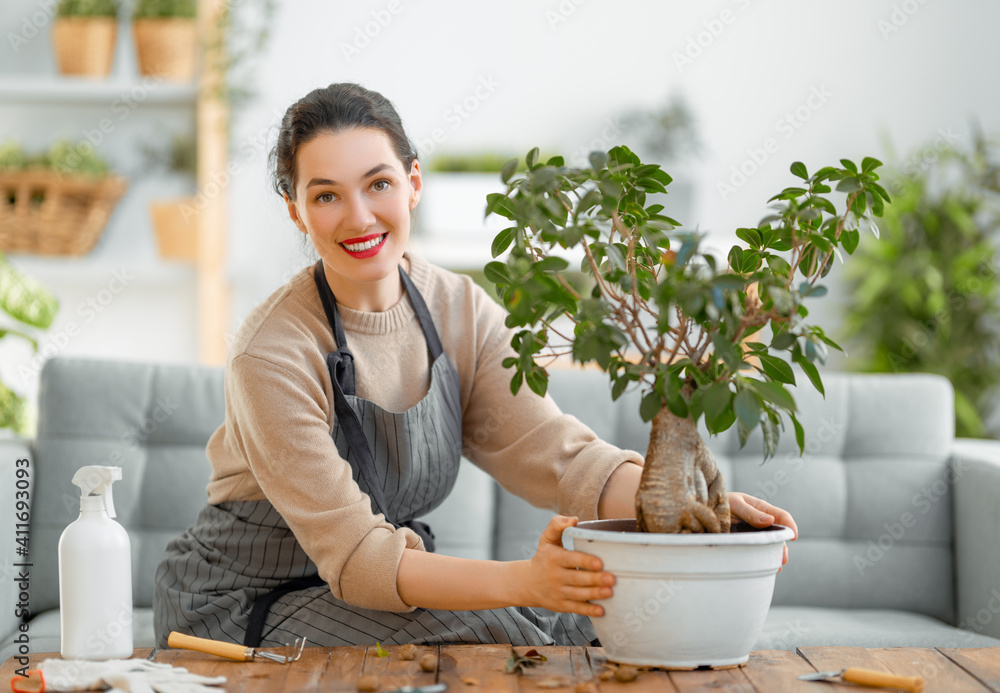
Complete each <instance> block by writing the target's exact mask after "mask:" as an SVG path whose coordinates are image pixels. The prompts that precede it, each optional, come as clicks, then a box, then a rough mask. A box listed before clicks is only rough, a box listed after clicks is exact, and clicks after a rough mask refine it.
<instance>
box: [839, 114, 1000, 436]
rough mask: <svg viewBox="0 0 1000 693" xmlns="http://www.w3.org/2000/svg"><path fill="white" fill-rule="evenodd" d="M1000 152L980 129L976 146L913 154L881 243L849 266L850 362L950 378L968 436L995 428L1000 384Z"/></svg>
mask: <svg viewBox="0 0 1000 693" xmlns="http://www.w3.org/2000/svg"><path fill="white" fill-rule="evenodd" d="M974 132H976V131H975V130H974ZM998 154H1000V147H998V141H997V140H996V139H989V138H987V137H985V136H983V135H982V134H981V133H979V132H976V134H975V135H974V145H973V147H972V150H971V151H963V150H961V149H958V148H954V147H952V146H950V145H948V146H945V145H938V146H936V147H929V148H926V149H924V150H922V151H920V152H917V153H916V154H915V155H914V156H912V157H910V158H909V159H908V163H907V166H906V167H905V168H904V170H902V171H899V170H897V171H896V172H895V173H894V174H890V175H889V176H887V178H888V179H889V181H890V182H889V184H888V185H887V187H888V188H889V190H890V192H891V193H892V198H893V203H892V205H889V206H888V207H887V208H886V213H885V216H884V218H883V221H882V225H881V226H882V228H881V241H880V242H879V243H869V244H865V245H863V246H862V247H861V248H860V249H859V252H858V253H857V254H856V255H855V258H854V260H853V261H852V262H851V264H850V266H849V267H848V268H847V273H846V274H847V277H848V287H849V297H848V300H847V304H846V313H845V322H844V329H845V331H846V333H847V340H848V342H849V343H850V344H853V345H854V347H855V349H851V350H850V351H851V359H850V360H849V363H850V364H852V366H851V367H853V368H854V369H856V370H861V371H868V372H884V373H896V372H925V373H939V374H941V375H944V376H946V377H947V378H948V379H949V380H951V383H952V385H953V386H954V388H955V417H956V422H955V423H956V435H959V436H963V437H977V438H979V437H988V436H989V435H990V433H991V432H990V430H989V425H988V423H987V421H988V419H989V417H990V415H991V413H992V412H993V411H994V410H995V408H996V406H997V403H998V402H997V395H998V388H1000V281H998V277H997V270H998V268H997V247H996V242H997V240H998V231H1000V165H998ZM856 350H857V351H858V352H859V353H855V351H856ZM994 433H995V431H994Z"/></svg>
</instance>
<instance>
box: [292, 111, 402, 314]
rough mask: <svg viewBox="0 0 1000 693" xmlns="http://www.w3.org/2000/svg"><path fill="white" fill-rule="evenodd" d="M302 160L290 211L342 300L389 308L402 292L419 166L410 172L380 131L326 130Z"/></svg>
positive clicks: (307, 147) (307, 146)
mask: <svg viewBox="0 0 1000 693" xmlns="http://www.w3.org/2000/svg"><path fill="white" fill-rule="evenodd" d="M296 164H297V167H298V180H297V181H296V184H295V201H294V202H293V201H291V200H286V201H287V203H288V213H289V216H291V218H292V220H293V221H294V222H295V224H296V225H297V226H298V227H299V229H300V230H301V231H302V232H303V233H305V234H307V235H308V236H309V239H310V240H311V241H312V244H313V247H315V248H316V252H317V253H319V256H320V257H321V258H322V259H323V265H324V267H325V269H326V275H327V281H329V283H330V288H331V289H333V292H334V294H335V295H336V296H337V300H338V301H339V302H341V303H344V304H345V305H347V306H350V307H352V308H357V309H359V310H388V309H389V308H391V307H392V305H393V304H394V303H395V302H396V301H397V300H398V299H399V297H400V295H401V292H402V289H401V287H400V281H399V276H398V270H397V267H398V266H399V262H400V259H401V258H402V256H403V251H404V250H405V249H406V243H407V240H408V239H409V236H410V212H411V211H412V210H413V208H414V207H416V206H417V202H418V201H419V200H420V191H421V188H422V183H421V179H420V166H419V164H418V163H417V162H416V161H414V162H413V167H412V170H410V171H406V170H405V169H404V168H403V163H402V162H401V161H400V160H399V157H398V156H396V152H395V150H394V149H393V147H392V144H391V142H390V140H389V137H388V136H387V135H386V134H385V133H383V132H382V131H381V130H376V129H374V128H354V129H351V130H344V131H341V132H338V133H336V134H331V133H323V134H320V135H318V136H317V137H315V138H313V139H312V140H310V141H309V142H307V143H306V144H304V145H302V146H301V147H299V151H298V156H297V160H296ZM386 303H388V305H385V304H386Z"/></svg>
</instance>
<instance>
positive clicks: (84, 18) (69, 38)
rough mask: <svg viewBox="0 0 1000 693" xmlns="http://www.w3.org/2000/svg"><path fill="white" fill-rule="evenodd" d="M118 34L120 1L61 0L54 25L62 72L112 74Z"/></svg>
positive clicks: (91, 74)
mask: <svg viewBox="0 0 1000 693" xmlns="http://www.w3.org/2000/svg"><path fill="white" fill-rule="evenodd" d="M117 31H118V2H117V0H61V1H60V3H59V5H58V6H57V7H56V19H55V22H54V23H53V25H52V45H53V46H54V47H55V52H56V62H57V64H58V66H59V72H60V73H62V74H64V75H74V76H82V77H106V76H107V75H108V74H109V73H110V72H111V63H112V61H113V59H114V54H115V38H116V36H117Z"/></svg>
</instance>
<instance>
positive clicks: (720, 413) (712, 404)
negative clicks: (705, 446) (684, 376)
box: [702, 381, 736, 433]
mask: <svg viewBox="0 0 1000 693" xmlns="http://www.w3.org/2000/svg"><path fill="white" fill-rule="evenodd" d="M702 403H703V405H704V407H705V424H706V425H707V426H708V429H709V431H711V432H712V433H721V432H722V431H724V430H726V429H727V428H729V426H731V425H732V421H731V420H730V414H732V418H733V419H735V416H736V412H735V411H733V392H732V390H730V389H729V383H728V382H726V381H723V382H718V383H716V384H714V385H712V386H710V387H709V388H708V389H707V390H705V394H704V397H703V399H702ZM727 422H728V423H727Z"/></svg>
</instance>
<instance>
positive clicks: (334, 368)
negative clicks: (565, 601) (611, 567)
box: [154, 261, 596, 647]
mask: <svg viewBox="0 0 1000 693" xmlns="http://www.w3.org/2000/svg"><path fill="white" fill-rule="evenodd" d="M314 278H315V280H316V284H317V289H318V291H319V293H320V297H321V299H322V301H323V307H324V311H325V312H326V315H327V319H328V321H329V322H330V327H331V328H332V330H333V332H334V337H335V340H336V343H337V345H338V348H337V350H336V351H334V352H331V353H330V355H329V356H328V357H327V366H328V368H329V370H330V377H331V380H332V383H333V388H334V407H335V411H334V413H335V422H334V430H333V432H332V435H333V439H334V442H335V444H336V446H337V450H338V452H339V453H340V455H341V456H342V457H343V458H344V459H346V460H347V461H348V462H349V463H350V465H351V469H352V476H353V477H354V480H355V481H356V482H357V483H358V486H359V487H360V488H361V490H362V491H364V492H365V493H367V494H368V495H369V497H370V499H371V503H372V512H373V513H379V512H381V513H382V514H383V515H384V516H385V518H386V520H387V521H389V522H392V524H393V525H394V526H396V527H403V526H405V527H409V528H411V529H412V530H413V531H415V532H416V533H417V534H418V535H420V536H421V538H422V539H423V541H424V547H425V548H426V549H428V550H433V533H432V532H431V531H430V528H429V527H428V526H427V525H426V524H424V523H421V522H419V521H418V520H417V519H416V518H417V517H420V516H422V515H424V514H426V513H427V512H430V511H431V510H433V509H434V508H435V507H437V506H438V505H440V504H441V502H442V501H443V500H444V499H445V498H446V497H447V495H448V493H449V492H450V491H451V489H452V488H453V486H454V484H455V478H456V476H457V474H458V467H459V462H460V460H461V401H460V390H459V379H458V372H457V371H456V370H455V367H454V366H453V365H452V363H451V361H450V359H449V358H448V355H447V354H446V353H445V352H444V350H443V349H442V347H441V342H440V339H439V337H438V334H437V330H436V329H435V327H434V322H433V319H432V318H431V316H430V311H429V310H428V309H427V306H426V304H425V303H424V301H423V298H422V297H421V295H420V292H419V291H417V288H416V287H415V286H414V285H413V283H412V281H411V280H410V278H409V277H408V276H407V275H406V273H405V272H404V271H403V270H402V268H400V278H401V280H402V282H403V287H404V289H405V291H406V294H407V296H408V298H409V300H410V303H411V304H412V306H413V309H414V313H415V314H416V316H417V319H418V321H419V323H420V326H421V329H422V331H423V333H424V338H425V340H426V342H427V347H428V350H429V352H430V357H431V385H430V389H429V391H428V392H427V394H426V395H425V396H424V398H423V399H422V400H421V401H420V402H418V403H417V404H416V405H414V406H413V407H411V408H410V409H408V410H407V411H405V412H400V413H394V412H389V411H386V410H384V409H382V408H381V407H379V406H377V405H376V404H374V403H373V402H370V401H368V400H365V399H362V398H360V397H357V396H356V395H355V387H354V385H355V382H354V368H353V357H352V356H351V354H350V351H349V350H348V348H347V341H346V336H345V335H344V332H343V327H342V326H341V324H340V318H339V315H338V313H337V310H336V301H335V300H334V297H333V294H332V292H331V291H330V289H329V286H328V285H327V283H326V278H325V275H324V273H323V271H322V261H320V262H319V263H317V266H316V268H315V270H314ZM359 429H360V432H361V437H360V438H359ZM154 624H155V628H156V631H157V638H158V640H159V643H160V646H161V647H163V646H165V645H166V639H167V636H168V635H169V633H170V631H172V630H176V631H180V632H183V633H189V634H191V635H195V636H199V637H205V638H212V639H217V640H226V641H230V642H242V643H244V644H246V645H249V646H264V647H269V646H270V647H274V646H280V645H284V644H286V643H289V642H292V641H293V640H295V638H297V637H301V636H305V637H306V638H308V641H309V644H311V645H316V646H324V647H332V646H339V645H371V644H374V643H375V642H381V643H389V644H402V643H406V642H414V643H511V644H514V645H553V644H555V645H587V644H590V643H592V642H593V641H594V640H595V638H596V635H595V633H594V630H593V627H592V626H591V624H590V621H589V620H588V619H587V618H586V617H583V616H579V615H576V614H567V613H554V612H551V611H548V610H546V609H539V608H529V607H507V608H503V609H489V610H481V611H448V610H440V609H422V608H418V609H415V610H413V611H409V612H405V613H395V612H389V611H377V610H373V609H364V608H360V607H357V606H352V605H350V604H348V603H346V602H344V601H342V600H339V599H337V598H336V597H334V596H333V593H332V592H331V591H330V588H329V586H328V585H327V584H326V583H325V582H323V581H322V579H320V578H319V576H318V570H317V568H316V565H315V564H314V563H313V561H312V560H311V559H310V558H309V557H308V556H307V555H306V553H305V551H303V549H302V547H301V546H300V545H299V543H298V541H297V540H296V539H295V537H294V535H293V534H292V532H291V530H290V529H289V527H288V525H287V523H286V522H285V520H284V518H282V517H281V515H280V514H279V513H278V512H277V510H275V509H274V506H272V505H271V504H270V503H269V502H268V501H239V502H226V503H221V504H219V505H208V506H206V507H205V508H204V509H203V510H202V512H201V513H200V515H199V517H198V520H197V521H196V522H195V524H194V525H193V526H192V527H191V528H189V529H188V530H187V531H186V532H184V534H182V535H181V536H180V537H178V538H176V539H174V540H173V541H172V542H171V543H170V545H169V546H168V547H167V552H166V556H165V558H164V560H163V561H162V562H161V564H160V566H159V568H158V570H157V573H156V595H155V599H154Z"/></svg>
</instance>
